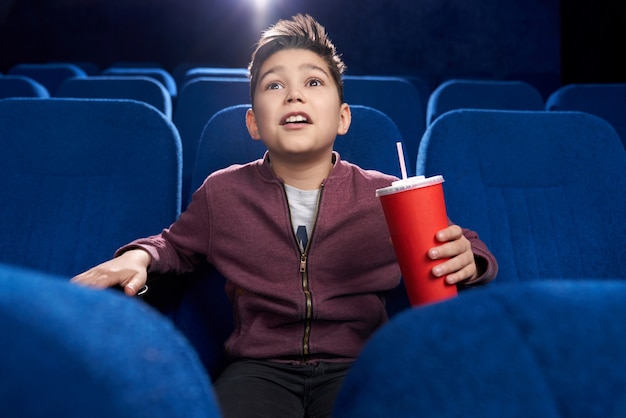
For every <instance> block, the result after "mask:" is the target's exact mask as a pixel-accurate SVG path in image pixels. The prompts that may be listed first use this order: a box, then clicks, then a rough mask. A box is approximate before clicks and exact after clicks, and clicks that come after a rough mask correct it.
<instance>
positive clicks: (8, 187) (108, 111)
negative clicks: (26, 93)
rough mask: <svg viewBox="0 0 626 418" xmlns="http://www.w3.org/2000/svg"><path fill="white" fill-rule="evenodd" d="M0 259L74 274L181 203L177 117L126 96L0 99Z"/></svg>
mask: <svg viewBox="0 0 626 418" xmlns="http://www.w3.org/2000/svg"><path fill="white" fill-rule="evenodd" d="M0 138H1V139H2V141H1V144H0V146H1V149H2V152H0V201H2V205H1V206H0V219H2V222H3V226H2V228H0V262H4V263H9V264H15V265H21V266H26V267H31V268H34V269H38V270H42V271H46V272H49V273H56V274H61V275H65V276H70V277H71V276H73V275H75V274H78V273H80V272H82V271H84V270H86V269H88V268H90V267H92V266H94V265H96V264H99V263H101V262H103V261H105V260H108V259H110V258H111V257H112V256H113V253H114V251H115V250H116V249H117V248H119V247H120V246H121V245H123V244H125V243H127V242H129V241H131V240H133V239H135V238H138V237H142V236H147V235H151V234H155V233H158V232H160V231H161V229H162V228H163V227H165V226H168V225H169V224H170V223H171V222H173V221H174V220H175V219H176V218H177V216H178V214H179V210H180V201H181V194H180V193H181V191H180V179H181V145H180V138H179V136H178V133H177V131H176V128H175V127H174V125H173V124H172V123H171V122H170V121H169V120H167V119H166V118H165V116H164V115H163V114H162V113H160V112H159V111H157V110H156V109H155V108H153V107H152V106H149V105H147V104H145V103H141V102H137V101H132V100H106V99H97V100H96V99H60V98H50V99H4V100H0Z"/></svg>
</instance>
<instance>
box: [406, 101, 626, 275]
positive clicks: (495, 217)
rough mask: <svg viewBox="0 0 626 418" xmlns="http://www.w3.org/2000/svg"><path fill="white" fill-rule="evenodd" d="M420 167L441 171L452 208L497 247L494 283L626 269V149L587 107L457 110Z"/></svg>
mask: <svg viewBox="0 0 626 418" xmlns="http://www.w3.org/2000/svg"><path fill="white" fill-rule="evenodd" d="M416 171H417V172H418V173H419V174H425V175H427V176H431V175H435V174H441V175H443V177H444V178H445V183H444V194H445V199H446V205H447V209H448V215H449V216H450V218H451V219H453V220H454V221H455V222H457V223H458V224H460V225H463V226H467V227H469V228H471V229H474V230H475V231H477V232H478V234H479V235H480V236H481V238H482V239H483V241H484V242H485V243H486V244H487V245H488V246H489V248H490V249H491V250H492V252H493V254H494V255H495V256H496V258H497V260H498V265H499V276H498V278H497V279H496V281H495V282H494V283H495V284H497V283H502V282H507V281H527V280H537V279H551V278H554V279H558V278H572V279H574V278H579V277H580V278H598V279H600V278H626V267H625V264H624V255H625V253H624V248H626V222H624V220H625V218H624V215H625V214H626V199H625V198H624V191H625V190H626V176H625V175H624V173H626V151H625V150H624V147H623V146H622V143H621V141H620V138H619V136H618V135H617V133H616V132H615V130H614V129H613V128H612V127H611V126H610V125H609V123H608V122H606V121H604V120H602V119H600V118H599V117H596V116H593V115H589V114H586V113H582V112H546V111H506V110H500V111H498V110H469V109H466V110H453V111H450V112H448V113H446V114H444V115H442V116H441V117H439V118H438V119H437V120H436V121H435V122H434V123H433V124H432V125H430V127H429V128H428V129H427V130H426V133H425V134H424V137H423V138H422V142H421V147H420V159H419V160H418V165H417V168H416Z"/></svg>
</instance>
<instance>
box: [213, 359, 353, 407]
mask: <svg viewBox="0 0 626 418" xmlns="http://www.w3.org/2000/svg"><path fill="white" fill-rule="evenodd" d="M351 365H352V363H326V362H320V363H316V364H306V365H290V364H280V363H273V362H269V361H259V360H240V361H237V362H235V363H233V364H231V365H230V366H228V367H227V368H226V370H224V372H223V373H222V374H221V375H220V376H219V378H218V379H217V380H216V381H215V385H214V387H215V392H216V394H217V398H218V401H219V403H220V407H221V409H222V413H223V415H224V417H225V418H243V417H255V418H257V417H258V418H262V417H268V418H304V417H307V418H322V417H330V416H331V413H332V409H333V405H334V403H335V398H336V396H337V393H338V392H339V389H340V387H341V384H342V383H343V380H344V378H345V376H346V374H347V373H348V369H349V368H350V366H351Z"/></svg>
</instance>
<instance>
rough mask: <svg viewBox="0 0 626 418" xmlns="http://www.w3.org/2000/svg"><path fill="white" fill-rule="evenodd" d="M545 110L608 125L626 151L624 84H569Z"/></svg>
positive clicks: (556, 93)
mask: <svg viewBox="0 0 626 418" xmlns="http://www.w3.org/2000/svg"><path fill="white" fill-rule="evenodd" d="M546 110H550V111H559V110H577V111H580V112H586V113H591V114H592V115H596V116H599V117H601V118H602V119H605V120H606V121H607V122H609V123H610V124H611V125H612V126H613V127H614V128H615V130H616V131H617V133H618V134H619V135H620V137H621V138H622V144H624V147H626V83H609V84H568V85H567V86H563V87H561V88H559V89H557V90H555V91H554V92H553V93H552V94H551V95H550V96H549V97H548V99H547V100H546Z"/></svg>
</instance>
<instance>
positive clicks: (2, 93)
mask: <svg viewBox="0 0 626 418" xmlns="http://www.w3.org/2000/svg"><path fill="white" fill-rule="evenodd" d="M9 97H41V98H47V97H50V92H48V89H46V88H45V87H44V85H43V84H41V83H39V82H38V81H35V80H33V79H32V78H30V77H26V76H23V75H0V99H6V98H9Z"/></svg>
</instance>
